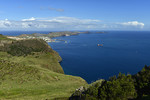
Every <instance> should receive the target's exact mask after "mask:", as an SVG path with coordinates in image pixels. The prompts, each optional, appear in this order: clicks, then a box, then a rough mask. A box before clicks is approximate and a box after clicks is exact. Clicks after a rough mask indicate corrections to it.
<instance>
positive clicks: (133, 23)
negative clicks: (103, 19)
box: [121, 21, 144, 28]
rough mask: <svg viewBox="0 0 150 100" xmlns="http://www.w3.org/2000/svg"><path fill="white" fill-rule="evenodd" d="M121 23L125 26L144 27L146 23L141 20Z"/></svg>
mask: <svg viewBox="0 0 150 100" xmlns="http://www.w3.org/2000/svg"><path fill="white" fill-rule="evenodd" d="M121 24H122V25H125V26H138V27H141V28H143V27H144V23H141V22H138V21H131V22H124V23H121Z"/></svg>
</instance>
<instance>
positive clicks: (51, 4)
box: [0, 0, 150, 31]
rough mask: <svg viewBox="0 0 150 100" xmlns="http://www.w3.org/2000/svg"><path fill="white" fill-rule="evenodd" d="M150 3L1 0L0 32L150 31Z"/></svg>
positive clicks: (130, 0)
mask: <svg viewBox="0 0 150 100" xmlns="http://www.w3.org/2000/svg"><path fill="white" fill-rule="evenodd" d="M149 19H150V0H0V30H41V31H42V30H43V31H47V30H48V31H49V30H53V31H60V30H65V31H67V30H135V31H139V30H141V31H150V20H149Z"/></svg>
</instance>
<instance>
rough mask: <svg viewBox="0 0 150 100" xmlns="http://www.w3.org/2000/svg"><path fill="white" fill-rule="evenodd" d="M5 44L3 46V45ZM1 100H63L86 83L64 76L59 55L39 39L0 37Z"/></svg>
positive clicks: (73, 77)
mask: <svg viewBox="0 0 150 100" xmlns="http://www.w3.org/2000/svg"><path fill="white" fill-rule="evenodd" d="M4 41H5V42H4ZM0 43H1V45H0V76H1V77H0V99H3V100H5V99H15V100H16V99H19V100H26V99H28V100H32V99H33V100H35V99H37V100H41V99H44V100H45V99H48V100H49V99H55V98H59V99H63V98H64V99H66V98H68V97H69V96H70V95H71V94H72V93H73V90H75V89H76V88H78V87H79V86H81V85H86V84H87V83H86V81H85V80H83V79H82V78H80V77H76V76H71V75H65V74H64V71H63V69H62V67H61V66H60V64H59V62H60V61H61V60H62V59H61V57H60V56H59V54H58V53H57V52H56V51H54V50H52V48H51V47H50V46H49V45H48V44H47V43H46V42H45V41H44V40H42V39H26V40H13V39H9V38H7V37H5V36H3V35H1V36H0Z"/></svg>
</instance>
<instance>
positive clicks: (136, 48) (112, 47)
mask: <svg viewBox="0 0 150 100" xmlns="http://www.w3.org/2000/svg"><path fill="white" fill-rule="evenodd" d="M56 39H61V40H66V41H67V42H64V41H60V42H56V43H49V44H50V45H51V47H52V48H53V49H54V50H56V51H57V52H58V53H59V54H60V56H61V57H62V59H63V61H62V62H61V66H62V67H63V69H64V71H65V73H66V74H70V75H75V76H80V77H82V78H84V79H85V80H86V81H87V82H88V83H91V82H93V81H95V80H98V79H109V77H110V76H113V75H118V73H119V72H122V73H125V74H128V73H130V74H135V73H137V72H138V71H140V70H141V69H142V68H143V67H144V66H145V65H150V32H131V31H120V32H115V31H112V32H108V33H105V34H97V33H95V32H93V33H92V34H80V35H77V36H68V37H57V38H56ZM101 43H103V47H98V46H97V44H101Z"/></svg>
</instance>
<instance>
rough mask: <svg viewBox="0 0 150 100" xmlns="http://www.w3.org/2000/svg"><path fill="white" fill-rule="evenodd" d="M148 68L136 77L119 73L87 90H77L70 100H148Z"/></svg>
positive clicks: (149, 79) (149, 93)
mask: <svg viewBox="0 0 150 100" xmlns="http://www.w3.org/2000/svg"><path fill="white" fill-rule="evenodd" d="M149 96H150V66H149V67H147V66H145V67H144V68H143V69H142V70H141V71H140V72H138V73H137V74H136V75H130V74H128V75H125V74H121V73H119V75H118V77H116V76H113V77H110V79H109V80H108V81H105V80H100V81H97V82H95V83H92V84H91V85H90V86H89V87H88V88H87V89H86V88H84V89H83V90H82V91H81V90H77V91H75V93H73V94H72V96H71V97H70V100H80V99H82V100H131V99H132V100H134V99H138V100H149V99H150V98H149Z"/></svg>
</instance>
